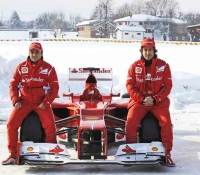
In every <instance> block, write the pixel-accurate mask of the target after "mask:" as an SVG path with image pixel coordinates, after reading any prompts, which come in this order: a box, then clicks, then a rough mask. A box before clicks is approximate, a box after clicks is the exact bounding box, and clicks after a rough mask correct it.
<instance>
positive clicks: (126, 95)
mask: <svg viewBox="0 0 200 175" xmlns="http://www.w3.org/2000/svg"><path fill="white" fill-rule="evenodd" d="M122 98H130V95H129V94H128V93H125V94H123V95H122Z"/></svg>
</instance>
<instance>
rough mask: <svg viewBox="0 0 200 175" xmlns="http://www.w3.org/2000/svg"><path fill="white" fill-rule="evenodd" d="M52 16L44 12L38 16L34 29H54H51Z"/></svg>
mask: <svg viewBox="0 0 200 175" xmlns="http://www.w3.org/2000/svg"><path fill="white" fill-rule="evenodd" d="M54 18H55V17H54V14H52V13H50V12H45V13H42V14H40V15H39V16H38V17H37V19H36V27H37V28H39V29H54V27H53V21H54V20H55V19H54Z"/></svg>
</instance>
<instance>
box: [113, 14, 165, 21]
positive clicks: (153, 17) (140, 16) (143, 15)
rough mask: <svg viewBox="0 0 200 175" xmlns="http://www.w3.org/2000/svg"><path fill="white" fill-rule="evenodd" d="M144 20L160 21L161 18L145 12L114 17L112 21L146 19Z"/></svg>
mask: <svg viewBox="0 0 200 175" xmlns="http://www.w3.org/2000/svg"><path fill="white" fill-rule="evenodd" d="M146 20H151V21H160V20H161V18H159V17H156V16H151V15H146V14H136V15H132V16H126V17H124V18H120V19H116V20H114V22H120V21H121V22H122V21H136V22H137V21H138V22H139V21H146Z"/></svg>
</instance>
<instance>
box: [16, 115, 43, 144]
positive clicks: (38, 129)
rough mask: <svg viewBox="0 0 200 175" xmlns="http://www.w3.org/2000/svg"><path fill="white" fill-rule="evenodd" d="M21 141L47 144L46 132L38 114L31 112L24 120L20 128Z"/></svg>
mask: <svg viewBox="0 0 200 175" xmlns="http://www.w3.org/2000/svg"><path fill="white" fill-rule="evenodd" d="M20 141H21V142H24V141H33V142H35V143H44V142H45V132H44V129H43V127H42V124H41V121H40V119H39V117H38V114H37V113H35V112H34V111H32V112H30V113H29V114H28V115H27V117H26V118H25V119H24V121H23V123H22V126H21V128H20Z"/></svg>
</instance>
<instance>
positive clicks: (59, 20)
mask: <svg viewBox="0 0 200 175" xmlns="http://www.w3.org/2000/svg"><path fill="white" fill-rule="evenodd" d="M54 17H55V18H54V22H53V27H54V28H55V29H61V30H63V27H64V22H65V14H64V13H63V12H58V13H54Z"/></svg>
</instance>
